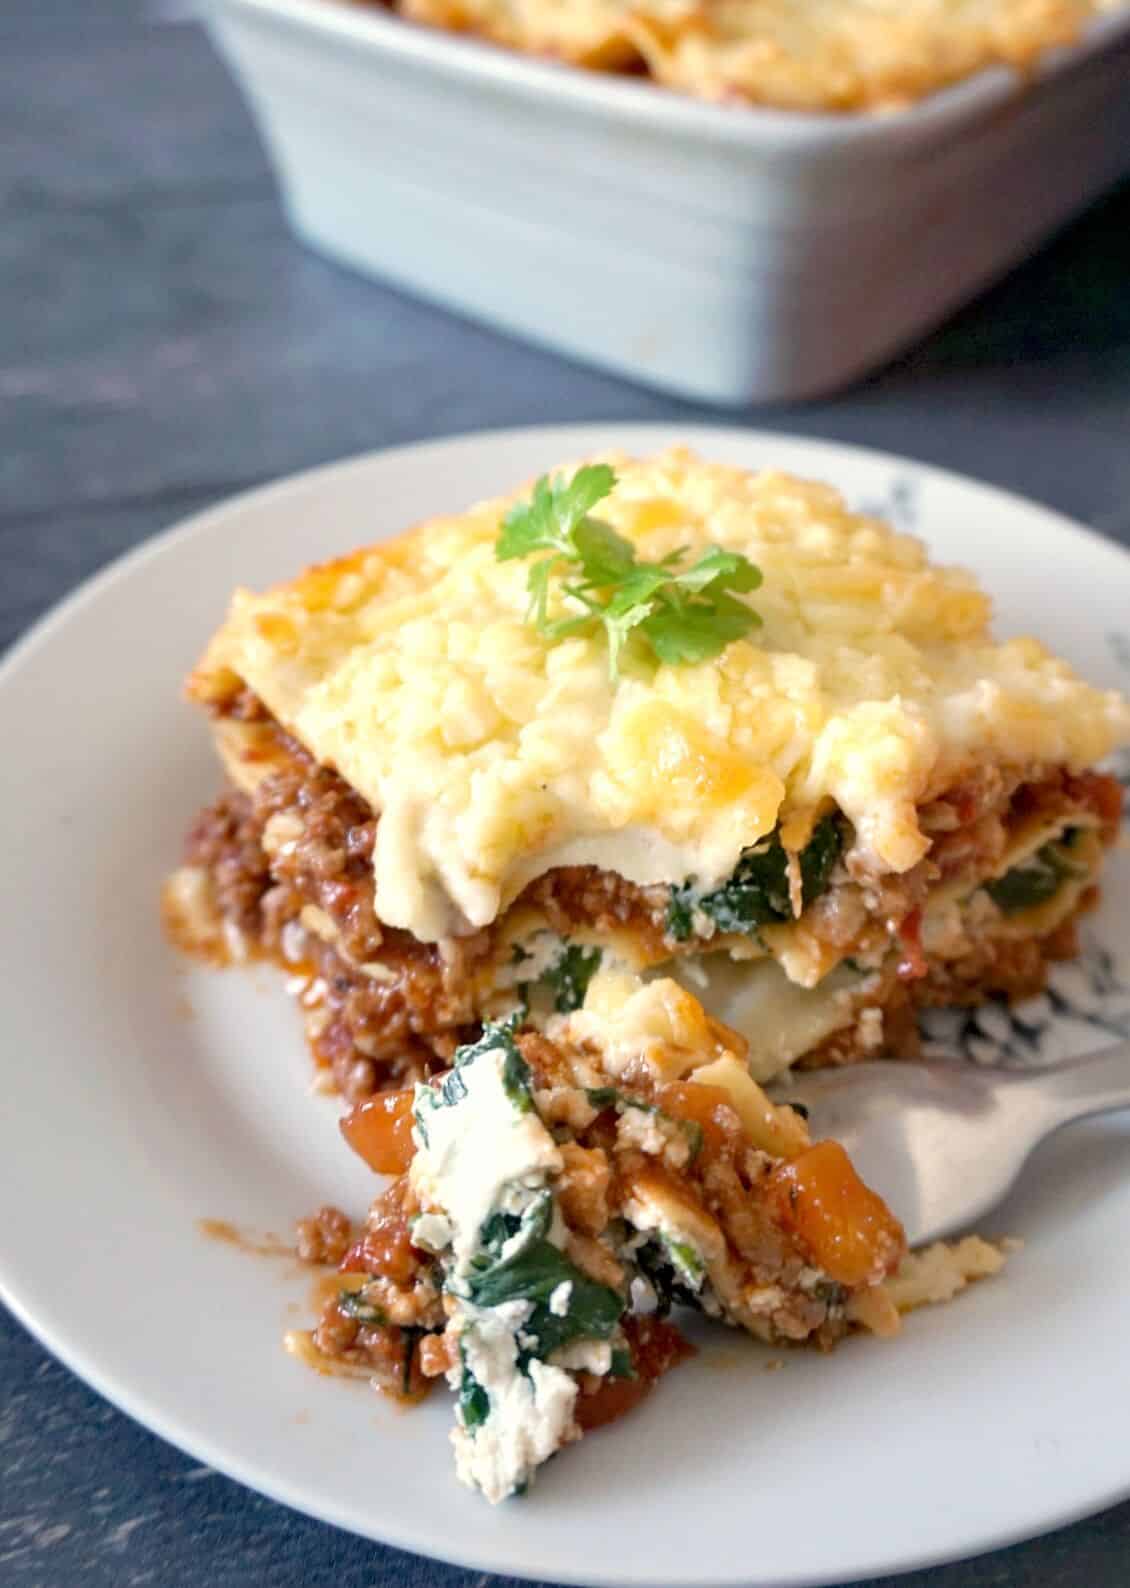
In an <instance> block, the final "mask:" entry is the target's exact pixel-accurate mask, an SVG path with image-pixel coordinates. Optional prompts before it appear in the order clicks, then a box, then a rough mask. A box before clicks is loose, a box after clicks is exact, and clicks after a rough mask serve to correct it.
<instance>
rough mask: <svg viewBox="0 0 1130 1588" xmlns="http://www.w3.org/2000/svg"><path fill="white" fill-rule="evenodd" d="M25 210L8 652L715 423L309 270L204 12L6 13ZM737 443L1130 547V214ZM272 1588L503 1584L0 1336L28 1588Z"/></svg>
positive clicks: (1, 1410)
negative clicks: (199, 1448)
mask: <svg viewBox="0 0 1130 1588" xmlns="http://www.w3.org/2000/svg"><path fill="white" fill-rule="evenodd" d="M405 138H406V140H409V139H410V138H411V129H410V128H406V129H405ZM0 207H2V223H0V645H4V644H6V643H7V642H9V641H10V640H12V639H13V638H15V636H16V635H17V634H19V633H20V632H21V631H22V630H23V629H24V628H25V627H26V626H27V625H28V624H29V623H30V622H32V620H33V619H35V618H36V617H38V616H39V614H40V613H41V612H43V611H44V610H45V609H46V608H47V607H48V606H50V605H51V604H52V603H53V602H55V601H56V600H58V598H59V597H60V596H62V595H63V594H64V593H65V592H66V591H68V590H69V589H70V588H71V587H72V586H73V585H75V584H76V583H77V582H78V581H79V580H80V579H82V578H84V577H85V576H86V575H87V574H89V573H90V572H91V571H92V570H94V569H96V568H98V567H100V566H101V565H102V564H103V563H104V562H106V561H107V560H108V559H109V558H111V557H113V556H115V555H116V554H118V553H119V552H121V551H124V550H125V549H126V548H128V547H130V546H133V545H135V544H136V543H137V542H138V541H140V540H142V539H143V538H144V537H145V536H147V535H150V534H152V533H153V532H154V531H156V530H158V529H161V528H162V527H164V526H165V525H166V524H168V523H170V522H171V521H173V520H175V519H176V518H179V517H181V516H182V515H184V514H187V513H189V512H191V511H192V510H193V509H195V508H198V507H200V506H202V505H204V504H205V503H208V502H211V501H214V500H216V499H217V498H219V497H222V496H224V495H226V494H228V493H229V492H231V491H234V490H237V489H239V488H241V487H243V486H247V485H250V484H253V483H255V482H257V481H260V480H264V479H267V478H269V477H270V476H273V475H277V474H283V473H287V472H289V471H291V470H294V469H298V468H302V467H304V466H306V465H309V464H313V463H318V462H321V461H323V460H325V459H328V458H333V457H338V456H341V455H343V454H346V453H349V452H354V451H359V450H362V449H365V448H370V447H376V446H387V445H391V444H394V443H396V442H401V441H408V440H414V439H417V438H420V437H426V436H433V435H442V434H445V433H452V432H456V431H461V430H471V429H481V428H484V427H488V426H495V425H510V424H516V423H533V422H538V421H553V420H576V419H605V418H606V419H621V418H633V419H638V418H656V419H679V418H683V417H686V418H688V419H703V418H709V417H710V415H709V414H705V413H704V412H703V411H702V410H701V409H697V408H695V407H693V406H691V405H690V404H685V403H679V402H675V401H672V400H670V399H667V398H663V397H659V396H655V395H652V394H649V393H646V392H643V391H640V390H637V389H635V388H633V387H631V386H628V385H624V384H621V383H619V382H618V381H616V380H613V379H611V378H608V377H605V376H603V375H600V374H597V373H593V372H591V371H588V370H583V369H579V368H576V367H573V366H571V365H569V364H568V363H565V362H563V361H561V360H559V359H556V358H553V357H551V356H548V355H546V354H543V353H539V352H536V351H532V350H530V349H528V348H525V347H520V346H517V345H514V344H512V343H510V342H507V341H504V340H502V339H501V338H499V337H497V336H495V335H493V334H492V333H490V332H488V331H485V330H482V329H479V328H477V327H475V326H472V325H469V324H465V323H463V322H461V321H458V320H455V319H452V318H450V317H449V316H447V315H445V314H442V313H440V312H438V311H436V310H434V309H431V308H427V307H424V306H422V305H420V304H418V303H415V302H412V301H410V300H409V299H407V298H405V297H402V296H400V295H399V294H397V293H395V292H392V291H390V290H387V289H384V288H382V287H379V286H375V285H373V284H371V283H369V282H366V281H363V280H360V279H358V278H357V277H355V276H351V275H348V274H346V273H344V272H343V271H341V270H338V269H336V268H334V267H332V266H331V265H328V264H326V263H324V262H322V261H321V260H319V259H317V258H315V257H313V256H311V255H310V254H308V253H306V252H304V251H303V250H302V249H301V248H299V247H298V246H297V245H296V244H295V243H294V242H293V241H292V240H291V239H290V237H289V236H288V235H287V231H286V228H285V225H284V222H283V218H282V215H281V213H280V209H279V204H278V200H277V197H276V192H275V187H274V184H273V181H272V178H271V174H270V171H269V169H268V167H267V164H266V161H265V159H264V156H263V152H262V150H261V148H260V146H259V143H258V141H257V139H256V137H255V134H254V132H253V129H252V126H251V123H250V121H249V119H248V116H247V114H246V112H245V110H244V108H243V105H242V103H241V101H240V98H239V95H238V93H237V92H236V90H235V89H234V87H233V86H232V84H231V82H230V81H229V79H228V78H227V76H226V75H225V73H224V71H223V69H222V68H221V67H220V65H219V63H218V62H217V60H216V58H215V56H214V55H213V53H212V51H211V49H210V48H209V45H208V43H207V42H206V40H205V38H204V35H203V33H202V31H201V30H200V28H199V27H198V25H197V24H196V23H195V22H194V21H193V20H192V17H191V14H190V11H189V8H188V7H186V6H178V5H177V4H175V3H174V0H167V3H165V4H164V5H161V6H157V5H146V4H145V3H144V0H0ZM723 417H724V418H725V419H726V420H727V422H733V423H749V424H756V425H760V426H766V427H770V428H777V429H781V430H794V431H803V432H805V433H807V434H812V435H820V436H829V437H834V438H836V439H839V440H846V441H857V442H862V443H866V444H869V445H872V446H877V447H884V448H889V449H891V450H893V451H898V452H905V453H908V454H910V455H912V456H914V457H918V458H923V459H927V460H929V461H931V462H935V463H941V464H945V465H948V466H950V467H952V468H956V469H962V470H966V471H968V472H969V473H971V474H975V475H979V476H981V477H982V478H984V479H988V480H992V481H994V482H996V483H997V484H1001V485H1004V486H1008V487H1011V488H1013V489H1015V490H1019V491H1023V492H1025V493H1027V494H1029V495H1032V496H1035V497H1037V498H1039V499H1040V500H1042V501H1045V502H1047V503H1049V504H1050V505H1052V506H1055V507H1058V508H1060V509H1062V510H1064V511H1066V512H1069V513H1072V514H1074V515H1075V516H1076V517H1078V518H1081V519H1083V520H1085V521H1086V522H1088V523H1090V524H1092V525H1094V526H1095V527H1096V528H1098V529H1100V530H1102V531H1103V532H1105V533H1107V534H1110V535H1113V536H1116V537H1118V538H1120V539H1123V540H1126V541H1128V542H1130V187H1125V188H1123V189H1122V190H1121V191H1120V192H1118V193H1116V194H1114V195H1112V196H1111V197H1110V198H1109V199H1108V200H1107V201H1106V202H1104V203H1103V204H1101V205H1100V206H1099V207H1098V208H1096V209H1094V210H1092V211H1091V213H1090V214H1088V215H1087V216H1085V217H1084V218H1083V219H1082V220H1080V221H1079V222H1078V223H1077V224H1076V225H1075V226H1074V227H1072V228H1071V230H1070V231H1068V232H1066V233H1065V234H1064V235H1063V236H1061V237H1060V238H1059V239H1057V240H1056V241H1055V242H1054V243H1053V244H1052V245H1051V246H1049V247H1048V248H1047V249H1046V250H1045V251H1044V252H1043V253H1042V254H1041V255H1040V256H1039V257H1038V258H1036V259H1034V260H1032V261H1031V262H1030V263H1029V264H1027V265H1026V266H1025V267H1024V268H1023V269H1021V270H1019V271H1017V272H1016V273H1015V274H1014V275H1013V276H1012V277H1011V278H1010V279H1009V280H1007V281H1005V282H1004V283H1002V284H1001V285H1000V286H999V287H998V288H996V289H995V290H994V291H993V292H991V293H989V294H988V295H987V296H985V297H984V298H982V299H981V301H980V302H978V303H977V304H975V305H974V306H972V307H971V308H969V309H967V310H966V311H965V312H964V313H962V314H961V315H959V316H958V317H957V318H956V319H954V320H953V321H951V322H950V323H949V324H948V325H947V326H945V327H944V328H943V329H942V330H940V331H939V332H938V333H937V334H935V335H934V336H933V337H932V338H930V340H928V341H927V342H926V343H924V344H923V345H922V346H921V347H919V348H918V349H917V350H916V351H914V352H913V353H912V354H910V355H909V356H908V357H906V358H904V359H903V360H902V361H900V362H899V363H898V364H896V365H894V366H892V367H890V368H888V369H886V370H885V371H883V372H882V373H881V374H879V375H878V376H876V377H875V378H873V379H872V380H870V381H868V382H867V383H866V384H863V385H860V386H857V387H856V388H855V389H854V390H852V391H850V392H848V393H846V394H844V395H842V396H839V397H837V398H835V399H834V400H829V401H826V402H820V403H814V404H809V405H807V406H804V407H800V408H788V409H786V408H775V409H772V410H761V411H758V412H743V413H738V414H727V415H725V416H723ZM6 1062H8V1063H15V1062H18V1059H17V1056H16V1055H13V1054H9V1055H7V1057H6ZM17 1195H18V1188H14V1189H11V1190H9V1192H8V1195H6V1196H5V1199H4V1201H5V1216H10V1210H11V1208H12V1207H13V1205H14V1199H15V1197H16V1196H17ZM43 1233H44V1239H45V1240H50V1239H51V1238H52V1235H53V1234H54V1233H55V1232H52V1231H50V1230H45V1231H44V1232H43ZM68 1235H69V1238H72V1239H73V1238H74V1232H73V1231H72V1232H68ZM1128 1552H1130V1505H1124V1506H1121V1507H1119V1508H1117V1509H1116V1510H1113V1511H1109V1512H1107V1513H1105V1514H1104V1515H1102V1516H1099V1517H1095V1518H1093V1519H1091V1520H1089V1521H1086V1522H1082V1523H1079V1524H1078V1525H1076V1526H1075V1527H1072V1528H1068V1529H1065V1530H1062V1531H1060V1532H1058V1533H1055V1534H1053V1535H1051V1536H1049V1537H1047V1538H1044V1539H1039V1540H1035V1541H1033V1542H1031V1543H1028V1544H1022V1545H1019V1546H1017V1547H1015V1548H1013V1549H1010V1550H1006V1551H1002V1552H1000V1553H997V1554H994V1555H992V1556H988V1557H984V1558H982V1559H981V1560H979V1561H975V1562H970V1563H967V1564H964V1565H954V1566H948V1567H941V1568H938V1569H936V1570H933V1571H925V1572H918V1573H915V1574H913V1575H912V1576H910V1577H907V1578H905V1579H903V1581H905V1582H906V1583H907V1584H908V1588H990V1585H999V1584H1008V1585H1014V1588H1082V1585H1087V1588H1124V1585H1125V1584H1126V1583H1127V1582H1130V1555H1128ZM268 1578H269V1579H270V1580H271V1582H272V1583H273V1584H274V1585H275V1588H299V1585H301V1588H392V1585H394V1584H395V1585H403V1588H422V1585H425V1584H426V1585H428V1588H488V1585H489V1588H503V1585H502V1584H501V1582H500V1580H498V1579H491V1578H488V1577H485V1576H480V1575H478V1574H475V1573H468V1572H461V1571H454V1570H450V1569H446V1568H443V1567H440V1566H436V1565H434V1564H431V1563H428V1562H424V1561H420V1560H416V1559H415V1558H411V1557H408V1556H404V1555H400V1554H397V1553H396V1552H394V1551H390V1550H386V1549H382V1548H380V1547H379V1546H377V1545H374V1544H370V1543H366V1542H363V1541H362V1540H359V1539H356V1538H352V1537H350V1536H348V1535H346V1534H343V1533H339V1532H336V1531H335V1530H333V1529H331V1528H329V1527H325V1526H323V1525H321V1524H319V1523H316V1522H312V1521H308V1520H307V1519H305V1518H304V1517H301V1516H298V1515H296V1514H294V1513H293V1512H290V1511H287V1510H284V1509H283V1508H281V1507H280V1506H277V1505H275V1504H273V1503H271V1502H270V1501H268V1500H264V1499H261V1498H260V1497H258V1496H257V1495H254V1494H252V1493H250V1492H248V1491H247V1490H245V1489H243V1488H240V1487H238V1486H237V1485H236V1484H234V1483H231V1482H229V1481H228V1480H227V1479H226V1478H223V1477H220V1476H218V1475H217V1474H215V1473H212V1472H210V1471H209V1470H208V1469H206V1468H202V1467H199V1466H197V1465H195V1464H194V1463H193V1462H192V1461H190V1460H188V1459H187V1458H186V1457H184V1456H182V1455H180V1454H179V1453H178V1452H177V1451H175V1450H173V1449H172V1448H170V1447H169V1446H168V1445H165V1444H163V1443H162V1442H161V1441H160V1440H158V1439H156V1438H154V1437H153V1436H152V1435H150V1434H148V1433H146V1432H145V1431H144V1430H143V1429H141V1428H140V1427H138V1426H137V1425H136V1424H135V1423H133V1422H131V1421H129V1420H128V1419H127V1418H125V1417H124V1416H122V1415H121V1414H120V1413H118V1412H117V1411H115V1410H114V1409H113V1408H111V1407H110V1406H108V1405H107V1404H106V1403H105V1402H104V1401H102V1400H101V1399H100V1398H99V1397H98V1396H97V1395H95V1394H94V1393H93V1392H92V1391H90V1390H88V1389H87V1388H86V1387H85V1386H84V1385H83V1384H81V1383H79V1382H78V1380H76V1379H75V1378H74V1377H73V1376H72V1375H71V1374H70V1373H69V1372H68V1371H67V1370H66V1369H64V1368H63V1367H61V1366H60V1365H59V1364H58V1363H56V1362H55V1361H54V1360H53V1359H52V1358H51V1357H50V1356H48V1355H47V1354H46V1353H45V1352H44V1351H43V1350H41V1349H40V1347H39V1346H38V1345H37V1344H36V1343H34V1342H33V1341H32V1340H31V1338H30V1337H29V1336H28V1335H27V1334H25V1333H24V1331H23V1330H22V1329H21V1328H20V1327H18V1326H17V1325H16V1324H15V1322H14V1321H13V1320H12V1319H10V1318H9V1317H7V1316H6V1315H4V1314H2V1313H0V1583H5V1584H6V1583H12V1584H13V1585H16V1584H18V1585H28V1588H31V1585H33V1584H42V1585H43V1588H56V1585H63V1584H67V1585H70V1584H73V1583H78V1582H81V1583H82V1584H84V1585H85V1588H103V1585H106V1588H118V1585H128V1584H145V1583H151V1584H154V1585H157V1588H166V1585H167V1588H179V1585H182V1584H183V1585H185V1588H197V1585H199V1588H204V1585H207V1588H233V1585H237V1584H244V1583H251V1582H258V1581H260V1580H267V1579H268Z"/></svg>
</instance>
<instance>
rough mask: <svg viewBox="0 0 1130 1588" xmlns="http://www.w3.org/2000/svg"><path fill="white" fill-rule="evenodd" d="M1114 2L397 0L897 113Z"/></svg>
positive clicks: (709, 90) (461, 23) (731, 80)
mask: <svg viewBox="0 0 1130 1588" xmlns="http://www.w3.org/2000/svg"><path fill="white" fill-rule="evenodd" d="M1122 4H1123V0H785V3H782V0H633V3H632V4H627V3H626V0H564V3H563V0H395V9H396V10H398V11H399V12H400V14H401V15H402V16H405V17H407V18H409V19H410V20H413V21H417V22H424V23H428V24H430V25H431V26H434V27H442V28H449V29H453V30H455V31H457V32H471V33H478V34H481V35H482V36H484V37H485V38H489V39H491V40H493V41H494V42H495V43H498V44H504V45H507V46H509V47H510V48H513V49H518V50H523V51H526V52H528V53H533V54H538V55H551V56H554V57H557V58H559V59H562V60H566V61H570V62H572V63H573V64H575V65H580V66H588V67H593V68H597V69H603V70H610V71H617V70H629V69H633V68H638V67H639V66H640V65H641V64H642V65H644V66H645V67H646V69H647V70H648V72H649V74H650V75H651V76H652V77H653V78H654V79H655V81H657V82H659V83H662V84H664V85H665V86H666V87H669V88H675V89H679V90H681V91H683V92H685V93H688V94H693V95H695V96H696V97H698V98H702V99H716V100H717V99H723V100H725V99H740V100H747V101H750V102H752V103H754V104H760V105H772V106H776V107H778V108H781V109H786V110H808V111H820V110H832V111H859V110H870V111H874V110H880V111H882V110H893V109H898V108H901V107H903V106H905V105H907V104H909V103H912V102H913V101H914V100H916V99H920V98H921V97H922V96H923V95H925V94H929V93H932V92H934V91H935V90H937V89H939V88H943V87H945V86H946V85H947V84H950V83H954V82H957V81H958V80H960V79H961V78H964V77H968V76H969V75H970V74H972V73H973V72H977V71H980V70H981V69H983V68H984V67H989V66H999V65H1004V66H1009V67H1013V68H1016V69H1017V70H1020V71H1025V70H1028V69H1029V68H1031V66H1032V65H1033V64H1034V63H1035V62H1036V61H1037V60H1038V58H1039V57H1040V56H1041V55H1042V54H1043V53H1044V52H1045V51H1046V50H1049V49H1053V48H1055V47H1057V46H1063V45H1070V44H1073V43H1075V42H1076V41H1077V39H1078V38H1079V36H1080V33H1081V31H1082V30H1083V28H1084V27H1085V26H1086V24H1087V23H1088V22H1089V21H1090V20H1091V19H1092V18H1093V17H1095V16H1097V15H1099V14H1101V13H1103V12H1107V11H1114V10H1117V9H1120V7H1121V5H1122Z"/></svg>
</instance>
